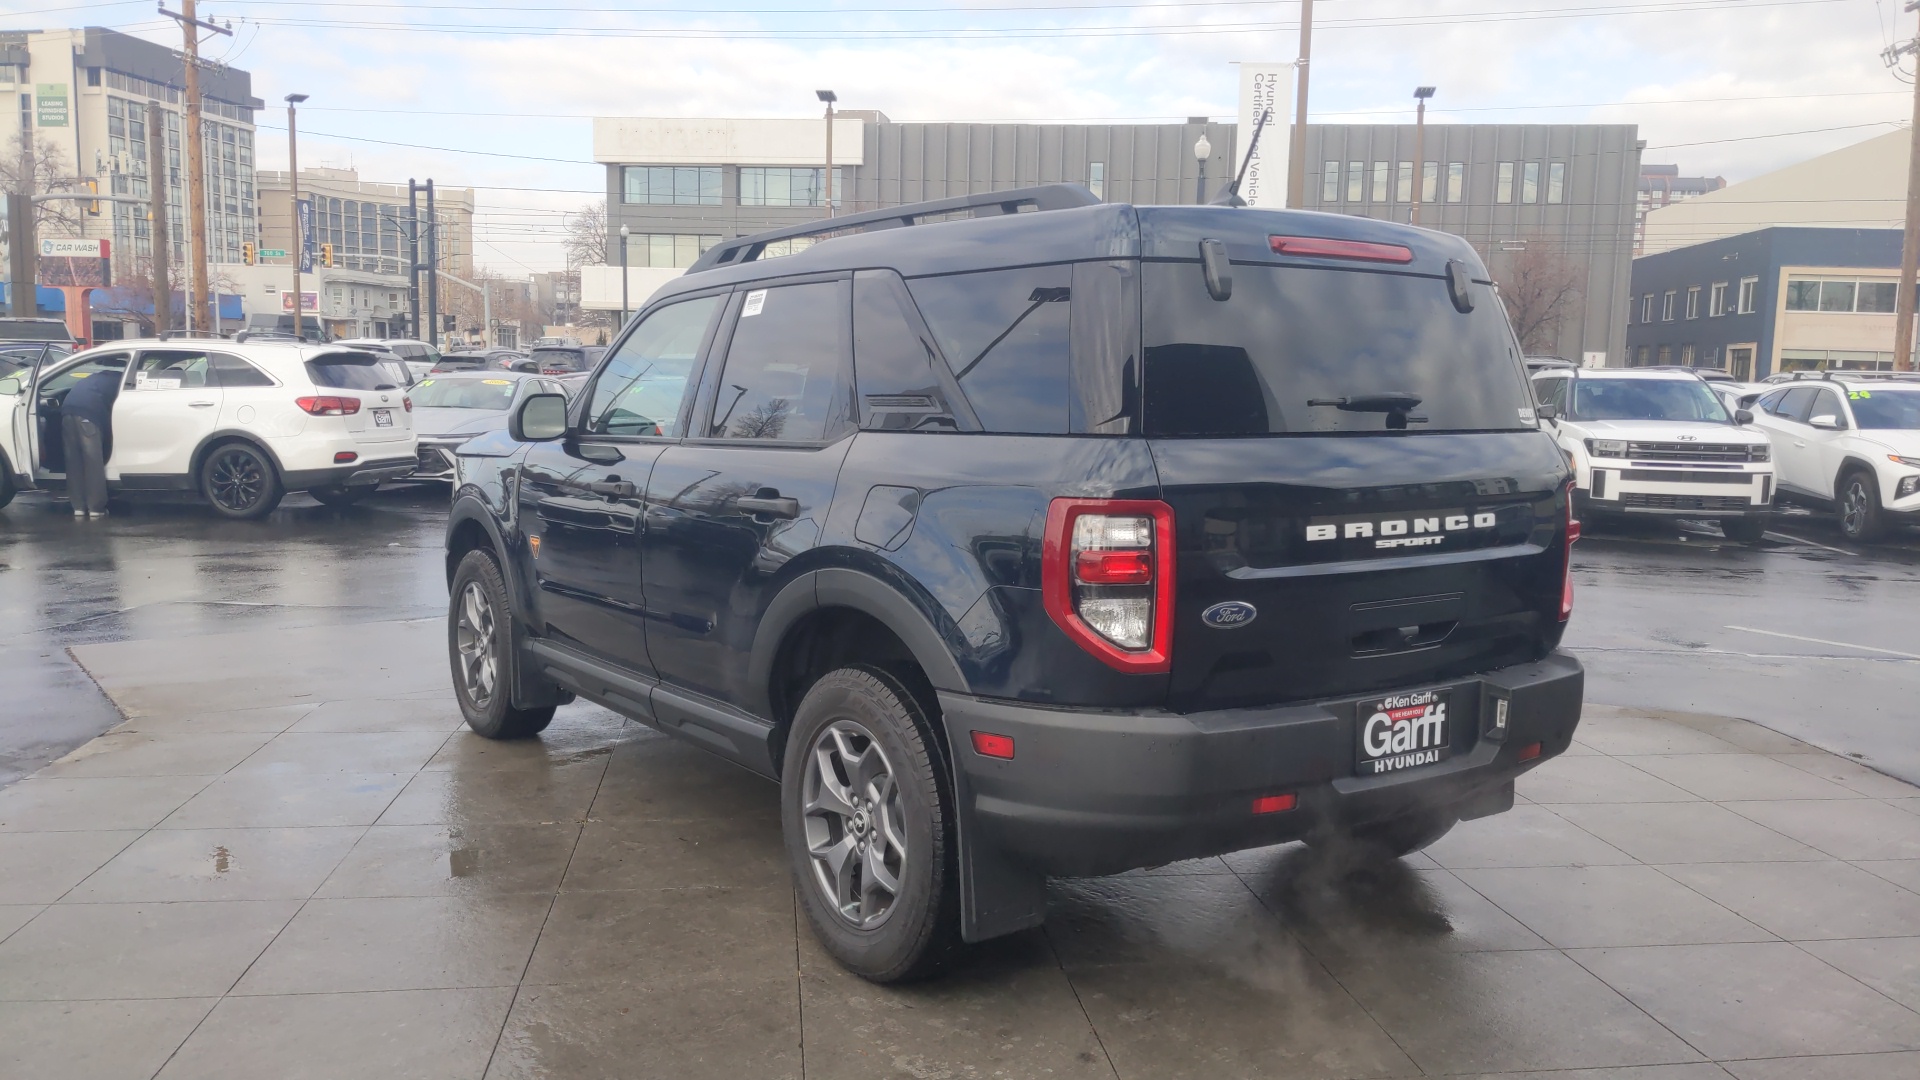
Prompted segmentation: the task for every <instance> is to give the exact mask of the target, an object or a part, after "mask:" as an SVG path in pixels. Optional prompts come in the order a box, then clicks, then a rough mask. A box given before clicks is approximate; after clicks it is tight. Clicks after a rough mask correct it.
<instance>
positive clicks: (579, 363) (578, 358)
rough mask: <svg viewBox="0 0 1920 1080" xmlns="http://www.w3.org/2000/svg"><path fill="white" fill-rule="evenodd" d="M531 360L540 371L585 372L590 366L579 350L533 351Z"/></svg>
mask: <svg viewBox="0 0 1920 1080" xmlns="http://www.w3.org/2000/svg"><path fill="white" fill-rule="evenodd" d="M533 359H534V362H536V363H538V364H539V365H540V370H541V371H585V370H587V368H588V367H589V366H590V365H589V364H588V363H587V354H586V353H585V352H583V351H581V350H579V349H535V350H533Z"/></svg>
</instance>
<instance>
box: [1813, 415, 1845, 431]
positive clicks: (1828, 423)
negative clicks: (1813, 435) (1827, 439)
mask: <svg viewBox="0 0 1920 1080" xmlns="http://www.w3.org/2000/svg"><path fill="white" fill-rule="evenodd" d="M1807 423H1809V424H1811V425H1813V426H1814V427H1817V428H1819V429H1820V430H1821V431H1839V430H1840V429H1841V428H1843V427H1845V425H1844V424H1842V423H1840V418H1839V417H1837V416H1835V415H1833V414H1832V413H1821V414H1820V415H1819V416H1816V417H1814V418H1813V419H1811V420H1809V421H1807Z"/></svg>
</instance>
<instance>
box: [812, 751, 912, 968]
mask: <svg viewBox="0 0 1920 1080" xmlns="http://www.w3.org/2000/svg"><path fill="white" fill-rule="evenodd" d="M803 785H804V786H803V788H802V790H801V800H802V803H801V805H802V807H803V809H802V811H801V813H802V821H803V822H804V825H805V829H806V843H807V853H808V855H809V856H811V862H812V866H813V880H814V884H815V885H816V886H817V887H818V888H819V889H820V891H821V893H822V895H823V896H825V898H826V900H827V902H828V904H829V905H831V906H832V908H833V909H834V910H835V911H836V912H838V913H839V914H840V917H841V918H842V919H844V920H846V921H847V922H848V923H849V924H851V925H853V926H855V927H858V928H859V929H862V930H871V929H873V928H874V927H876V926H879V925H880V924H881V923H883V922H885V921H886V919H887V916H889V915H891V914H892V913H893V908H894V903H895V901H896V900H898V899H899V896H900V877H901V874H902V872H903V870H904V868H905V866H906V860H907V842H906V837H905V818H904V814H903V812H902V808H901V804H900V788H899V785H898V784H897V783H896V782H895V781H894V775H893V766H892V765H891V763H889V762H888V761H887V756H886V754H885V752H884V751H882V750H881V749H880V743H879V742H878V740H876V739H875V738H874V737H873V733H872V732H870V731H868V730H867V729H866V728H864V727H862V726H861V725H860V724H858V723H856V722H855V721H852V720H836V721H834V722H833V723H831V724H829V725H827V726H826V728H824V729H823V730H822V731H821V732H820V734H819V735H818V736H816V737H815V739H814V743H813V747H812V749H811V750H810V751H809V752H808V754H807V765H806V776H805V778H804V780H803Z"/></svg>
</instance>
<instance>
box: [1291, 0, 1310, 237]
mask: <svg viewBox="0 0 1920 1080" xmlns="http://www.w3.org/2000/svg"><path fill="white" fill-rule="evenodd" d="M1312 58H1313V0H1300V59H1299V60H1297V61H1295V63H1296V64H1297V65H1298V66H1299V68H1300V85H1299V88H1298V93H1296V94H1295V95H1294V102H1293V140H1292V142H1290V143H1289V144H1288V145H1289V146H1290V147H1291V149H1290V150H1289V151H1288V153H1287V208H1288V209H1290V210H1302V209H1305V208H1306V205H1307V63H1308V61H1309V60H1311V59H1312Z"/></svg>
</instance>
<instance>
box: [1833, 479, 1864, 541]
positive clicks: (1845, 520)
mask: <svg viewBox="0 0 1920 1080" xmlns="http://www.w3.org/2000/svg"><path fill="white" fill-rule="evenodd" d="M1867 498H1868V496H1867V485H1866V483H1865V482H1863V481H1862V480H1861V479H1860V478H1859V477H1857V476H1856V477H1854V478H1853V480H1852V481H1851V482H1849V483H1848V484H1847V494H1846V497H1845V498H1843V499H1842V500H1841V507H1840V526H1841V528H1843V529H1844V530H1846V533H1847V535H1848V536H1858V535H1860V532H1861V530H1863V529H1865V528H1866V526H1867Z"/></svg>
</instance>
